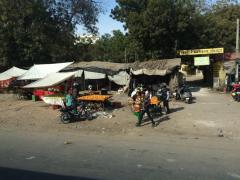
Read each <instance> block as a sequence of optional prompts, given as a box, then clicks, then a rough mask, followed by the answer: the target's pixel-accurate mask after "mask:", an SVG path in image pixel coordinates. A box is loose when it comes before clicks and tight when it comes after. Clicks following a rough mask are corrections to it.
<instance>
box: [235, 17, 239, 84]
mask: <svg viewBox="0 0 240 180" xmlns="http://www.w3.org/2000/svg"><path fill="white" fill-rule="evenodd" d="M236 56H237V57H239V19H237V28H236ZM239 70H240V69H239V64H238V62H236V74H235V79H236V80H237V81H239Z"/></svg>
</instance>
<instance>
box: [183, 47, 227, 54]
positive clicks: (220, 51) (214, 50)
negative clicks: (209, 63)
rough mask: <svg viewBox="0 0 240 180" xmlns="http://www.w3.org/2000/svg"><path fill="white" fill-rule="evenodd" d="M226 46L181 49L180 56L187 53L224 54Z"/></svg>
mask: <svg viewBox="0 0 240 180" xmlns="http://www.w3.org/2000/svg"><path fill="white" fill-rule="evenodd" d="M223 53H224V48H211V49H190V50H180V51H179V55H180V56H187V55H204V54H223Z"/></svg>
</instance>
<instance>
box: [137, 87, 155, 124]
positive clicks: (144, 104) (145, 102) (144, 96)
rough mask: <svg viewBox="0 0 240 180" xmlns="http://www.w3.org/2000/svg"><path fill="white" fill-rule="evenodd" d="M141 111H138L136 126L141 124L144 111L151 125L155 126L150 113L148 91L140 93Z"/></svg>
mask: <svg viewBox="0 0 240 180" xmlns="http://www.w3.org/2000/svg"><path fill="white" fill-rule="evenodd" d="M141 103H142V104H141V105H142V106H141V112H140V117H139V119H138V123H137V125H136V126H137V127H139V126H141V123H142V119H143V116H144V114H145V113H146V114H147V116H148V118H149V119H150V120H151V122H152V127H155V126H156V123H155V122H154V120H153V118H152V116H151V114H150V111H149V109H150V93H145V92H144V93H142V101H141Z"/></svg>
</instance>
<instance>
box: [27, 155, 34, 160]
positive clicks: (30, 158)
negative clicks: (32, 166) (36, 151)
mask: <svg viewBox="0 0 240 180" xmlns="http://www.w3.org/2000/svg"><path fill="white" fill-rule="evenodd" d="M35 158H36V157H35V156H30V157H27V158H26V159H27V160H32V159H35Z"/></svg>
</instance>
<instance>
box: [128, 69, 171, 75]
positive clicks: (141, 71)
mask: <svg viewBox="0 0 240 180" xmlns="http://www.w3.org/2000/svg"><path fill="white" fill-rule="evenodd" d="M131 72H132V73H133V74H134V75H141V74H145V75H149V76H152V75H158V76H165V75H167V74H169V73H171V71H168V70H167V69H164V70H158V69H155V70H150V69H139V70H135V71H134V70H131Z"/></svg>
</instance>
